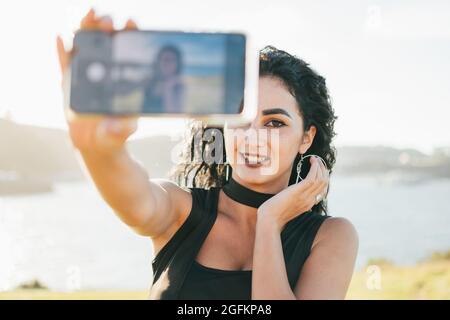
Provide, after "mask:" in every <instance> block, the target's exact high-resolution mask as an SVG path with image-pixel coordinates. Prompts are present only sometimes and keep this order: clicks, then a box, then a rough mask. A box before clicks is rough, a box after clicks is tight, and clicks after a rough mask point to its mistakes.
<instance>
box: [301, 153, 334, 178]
mask: <svg viewBox="0 0 450 320" xmlns="http://www.w3.org/2000/svg"><path fill="white" fill-rule="evenodd" d="M300 155H301V158H300V161H299V162H298V164H297V180H295V183H298V180H303V178H302V177H301V176H300V172H301V171H302V165H303V160H304V159H306V158H308V157H312V156H314V157H316V158H319V159H320V161H322V163H323V165H324V166H325V168H326V169H327V170H328V167H327V163H326V162H325V160H323V159H322V157H320V156H317V155H315V154H308V155H307V156H303V154H300Z"/></svg>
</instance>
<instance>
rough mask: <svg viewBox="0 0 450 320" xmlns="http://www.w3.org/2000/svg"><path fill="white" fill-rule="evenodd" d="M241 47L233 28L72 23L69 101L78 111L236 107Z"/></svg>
mask: <svg viewBox="0 0 450 320" xmlns="http://www.w3.org/2000/svg"><path fill="white" fill-rule="evenodd" d="M245 48H246V38H245V35H243V34H239V33H197V32H192V33H190V32H174V31H148V30H142V31H119V32H116V33H106V32H101V31H79V32H77V33H76V34H75V38H74V56H73V59H72V65H71V82H70V106H71V108H72V109H74V110H75V111H77V112H81V113H103V114H146V113H150V114H151V113H167V114H173V113H181V114H238V113H239V112H240V110H241V108H240V107H241V103H242V100H243V97H244V83H245V56H246V52H245Z"/></svg>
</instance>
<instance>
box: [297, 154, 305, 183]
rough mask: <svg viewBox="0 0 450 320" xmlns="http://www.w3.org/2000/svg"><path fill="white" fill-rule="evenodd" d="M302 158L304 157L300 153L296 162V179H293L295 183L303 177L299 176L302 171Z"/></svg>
mask: <svg viewBox="0 0 450 320" xmlns="http://www.w3.org/2000/svg"><path fill="white" fill-rule="evenodd" d="M303 159H304V157H303V154H301V158H300V161H299V162H298V163H297V179H296V180H295V183H298V180H299V179H301V180H303V179H302V178H301V177H300V172H302V164H303Z"/></svg>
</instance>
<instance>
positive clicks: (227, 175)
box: [225, 161, 230, 181]
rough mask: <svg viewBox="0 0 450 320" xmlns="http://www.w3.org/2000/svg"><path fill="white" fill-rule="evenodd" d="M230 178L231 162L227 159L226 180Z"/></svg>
mask: <svg viewBox="0 0 450 320" xmlns="http://www.w3.org/2000/svg"><path fill="white" fill-rule="evenodd" d="M229 178H230V163H229V162H228V161H227V162H225V181H228V179H229Z"/></svg>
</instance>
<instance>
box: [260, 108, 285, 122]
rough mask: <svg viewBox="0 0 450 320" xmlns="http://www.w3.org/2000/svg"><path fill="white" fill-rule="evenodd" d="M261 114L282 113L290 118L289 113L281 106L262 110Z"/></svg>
mask: <svg viewBox="0 0 450 320" xmlns="http://www.w3.org/2000/svg"><path fill="white" fill-rule="evenodd" d="M262 114H263V115H265V116H266V115H269V114H284V115H285V116H287V117H289V118H291V119H292V117H291V115H290V114H289V112H287V111H286V110H284V109H282V108H273V109H266V110H263V111H262Z"/></svg>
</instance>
